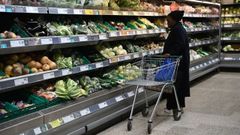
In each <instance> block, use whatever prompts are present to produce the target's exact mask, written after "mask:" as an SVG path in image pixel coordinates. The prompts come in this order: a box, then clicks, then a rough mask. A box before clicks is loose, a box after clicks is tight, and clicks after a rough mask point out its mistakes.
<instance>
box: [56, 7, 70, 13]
mask: <svg viewBox="0 0 240 135" xmlns="http://www.w3.org/2000/svg"><path fill="white" fill-rule="evenodd" d="M58 14H68V9H67V8H58Z"/></svg>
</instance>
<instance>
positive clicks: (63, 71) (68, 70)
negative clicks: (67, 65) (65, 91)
mask: <svg viewBox="0 0 240 135" xmlns="http://www.w3.org/2000/svg"><path fill="white" fill-rule="evenodd" d="M70 74H72V71H71V70H70V69H62V75H63V76H64V75H70Z"/></svg>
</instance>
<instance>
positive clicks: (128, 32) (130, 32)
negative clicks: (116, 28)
mask: <svg viewBox="0 0 240 135" xmlns="http://www.w3.org/2000/svg"><path fill="white" fill-rule="evenodd" d="M134 33H135V31H133V30H131V31H127V35H134Z"/></svg>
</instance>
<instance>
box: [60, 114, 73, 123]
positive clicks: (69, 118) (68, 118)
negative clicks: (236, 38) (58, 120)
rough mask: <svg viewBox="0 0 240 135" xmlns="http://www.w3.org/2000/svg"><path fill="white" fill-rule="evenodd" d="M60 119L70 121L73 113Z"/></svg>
mask: <svg viewBox="0 0 240 135" xmlns="http://www.w3.org/2000/svg"><path fill="white" fill-rule="evenodd" d="M62 120H63V122H64V123H68V122H71V121H73V120H74V115H73V114H71V115H68V116H65V117H62Z"/></svg>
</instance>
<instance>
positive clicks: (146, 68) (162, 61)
mask: <svg viewBox="0 0 240 135" xmlns="http://www.w3.org/2000/svg"><path fill="white" fill-rule="evenodd" d="M180 59H181V57H173V56H170V57H164V56H161V55H154V56H148V57H143V58H142V60H141V61H138V62H136V63H134V64H135V65H136V66H138V67H140V69H139V70H140V71H139V72H141V75H140V77H139V78H137V79H135V80H132V81H129V82H127V84H130V85H136V86H137V87H136V90H135V95H134V99H133V103H132V108H131V113H130V116H129V119H128V123H127V129H128V131H130V130H131V129H132V119H133V118H132V115H133V109H134V105H135V102H136V97H137V94H138V89H139V88H144V93H145V101H146V104H145V105H146V106H145V109H144V110H143V111H142V115H143V116H144V117H146V116H147V115H148V113H149V109H148V108H149V105H148V99H147V92H146V90H147V89H146V88H149V87H156V86H157V87H160V89H158V90H157V92H159V96H158V99H157V101H156V104H155V106H154V108H153V111H152V114H151V116H150V118H149V120H148V127H147V130H148V134H151V132H152V119H153V116H154V115H155V111H156V108H157V105H158V103H159V101H160V99H161V97H162V94H163V92H164V91H166V88H170V89H171V90H172V91H173V93H174V95H175V99H176V103H177V109H176V110H174V111H173V118H174V120H175V121H178V120H180V118H181V109H180V106H179V102H178V97H177V93H176V88H175V86H174V82H175V80H176V76H177V70H178V66H179V62H180Z"/></svg>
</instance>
